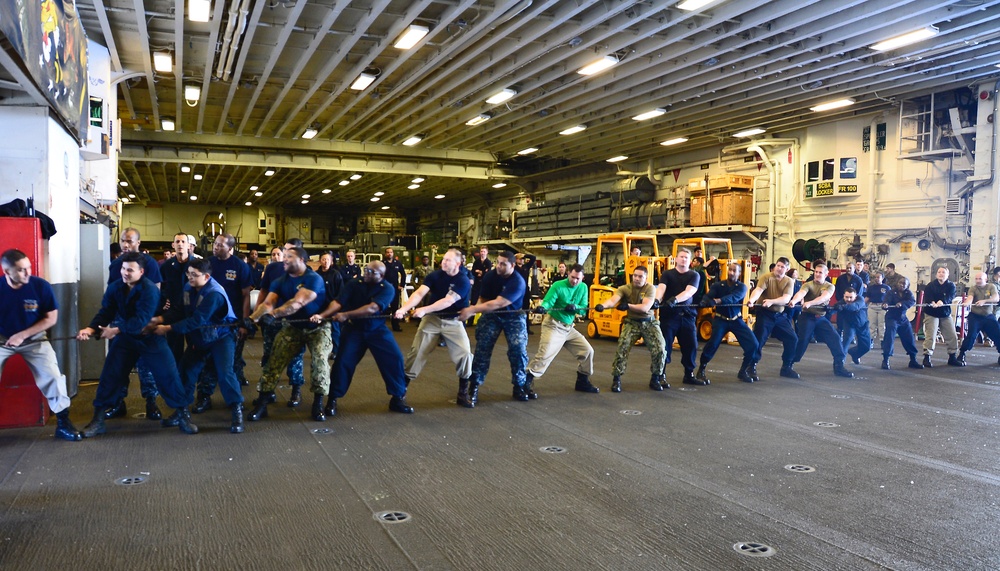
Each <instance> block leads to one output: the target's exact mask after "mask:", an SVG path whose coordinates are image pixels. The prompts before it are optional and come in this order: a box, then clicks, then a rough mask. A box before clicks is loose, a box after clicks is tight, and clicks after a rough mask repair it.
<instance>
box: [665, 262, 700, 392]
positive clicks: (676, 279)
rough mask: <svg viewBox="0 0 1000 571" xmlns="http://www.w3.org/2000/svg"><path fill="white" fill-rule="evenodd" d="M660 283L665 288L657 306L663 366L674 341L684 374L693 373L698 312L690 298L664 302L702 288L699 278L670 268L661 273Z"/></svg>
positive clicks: (695, 273) (668, 358)
mask: <svg viewBox="0 0 1000 571" xmlns="http://www.w3.org/2000/svg"><path fill="white" fill-rule="evenodd" d="M660 282H661V283H664V284H666V285H667V289H666V291H665V292H664V293H663V300H662V304H661V305H660V331H662V332H663V341H664V343H665V345H664V350H665V354H666V362H667V363H669V362H670V353H671V352H672V350H673V346H674V338H677V343H678V344H679V345H680V346H681V365H683V367H684V372H685V373H688V372H691V371H694V364H695V363H694V359H695V354H696V353H697V352H698V327H697V326H696V325H695V316H697V314H698V309H697V308H696V307H695V306H694V305H692V304H691V302H692V300H693V297H692V298H689V299H686V300H684V301H681V302H677V303H673V304H668V303H667V302H668V300H670V299H671V298H673V297H676V296H678V295H680V294H681V293H683V292H684V290H685V289H687V288H688V286H694V289H695V292H697V291H698V290H699V289H700V288H701V275H699V274H698V272H696V271H695V270H690V269H689V270H688V271H686V272H684V273H683V274H682V273H680V272H679V271H677V268H671V269H669V270H667V271H665V272H663V274H662V275H661V276H660Z"/></svg>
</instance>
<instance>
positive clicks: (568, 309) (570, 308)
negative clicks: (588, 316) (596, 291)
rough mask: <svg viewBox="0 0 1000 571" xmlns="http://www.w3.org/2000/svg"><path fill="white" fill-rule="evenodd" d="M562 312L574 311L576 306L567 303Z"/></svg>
mask: <svg viewBox="0 0 1000 571" xmlns="http://www.w3.org/2000/svg"><path fill="white" fill-rule="evenodd" d="M563 311H576V304H575V303H567V304H566V307H564V308H563Z"/></svg>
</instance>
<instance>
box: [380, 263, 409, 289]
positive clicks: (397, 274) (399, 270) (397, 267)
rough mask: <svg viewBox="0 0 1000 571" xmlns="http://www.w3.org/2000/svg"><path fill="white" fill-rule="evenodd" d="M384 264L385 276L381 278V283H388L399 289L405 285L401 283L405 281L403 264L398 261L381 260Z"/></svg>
mask: <svg viewBox="0 0 1000 571" xmlns="http://www.w3.org/2000/svg"><path fill="white" fill-rule="evenodd" d="M382 263H383V264H385V275H383V276H382V281H384V282H389V285H391V286H392V287H397V288H398V287H399V286H402V285H405V284H404V283H403V282H404V281H405V280H406V268H404V267H403V263H402V262H400V261H399V260H397V259H395V258H393V259H392V260H391V261H388V262H387V261H385V260H384V259H383V260H382Z"/></svg>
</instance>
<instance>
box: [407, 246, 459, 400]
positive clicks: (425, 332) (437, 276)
mask: <svg viewBox="0 0 1000 571" xmlns="http://www.w3.org/2000/svg"><path fill="white" fill-rule="evenodd" d="M461 269H462V252H461V251H459V250H458V249H456V248H450V249H449V250H448V251H447V252H445V254H444V257H443V258H442V259H441V269H440V270H434V271H432V272H431V273H429V274H427V277H426V278H424V280H423V282H422V283H421V284H420V287H418V288H417V290H416V291H415V292H413V293H412V294H410V298H409V299H408V300H406V303H404V304H403V305H402V307H400V308H399V309H398V310H397V311H396V313H395V314H394V316H393V317H395V318H396V319H397V320H399V319H403V318H404V317H405V316H406V312H407V311H410V309H412V308H413V307H416V306H417V304H419V303H420V302H421V301H423V299H424V297H425V296H427V295H428V294H430V297H428V298H427V301H428V303H427V305H425V306H423V307H418V308H417V309H416V310H414V312H413V316H414V317H417V318H419V319H420V326H419V327H417V334H416V335H414V336H413V345H411V346H410V352H409V353H407V354H406V361H405V363H404V368H405V369H406V382H407V384H409V382H410V381H412V380H413V379H415V378H417V375H419V374H420V371H421V370H423V368H424V365H426V364H427V356H428V355H430V353H431V351H433V350H434V348H435V347H437V344H438V336H440V337H441V338H442V339H444V340H445V341H446V347H447V348H448V356H449V357H450V358H451V362H452V363H454V365H455V372H456V373H457V374H458V398H457V400H458V404H459V405H460V406H464V407H467V408H472V407H471V406H470V404H471V403H470V402H469V400H468V394H469V377H470V376H472V349H471V345H470V344H469V334H468V333H466V332H465V324H464V323H463V322H461V321H459V319H458V312H459V311H461V310H462V309H464V308H465V307H468V305H469V289H470V288H471V287H472V284H470V283H469V278H468V277H466V275H465V272H462V271H461Z"/></svg>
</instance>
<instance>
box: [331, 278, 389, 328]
mask: <svg viewBox="0 0 1000 571" xmlns="http://www.w3.org/2000/svg"><path fill="white" fill-rule="evenodd" d="M395 297H396V288H394V287H393V286H392V285H390V284H387V283H386V282H385V280H382V281H380V282H378V283H377V284H374V285H369V284H367V283H365V281H364V280H360V279H359V280H351V281H349V282H347V283H346V284H344V289H343V290H342V291H341V292H340V297H339V298H337V301H338V302H339V303H340V306H341V311H354V310H355V309H358V308H359V307H364V306H366V305H368V304H369V303H375V304H376V305H378V312H379V313H380V314H384V313H385V311H386V309H388V308H389V306H390V305H392V300H393V299H394V298H395ZM350 325H351V327H353V328H355V329H358V330H361V331H373V330H375V329H377V328H379V327H385V326H386V323H385V319H378V318H365V319H355V320H351V322H350Z"/></svg>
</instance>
